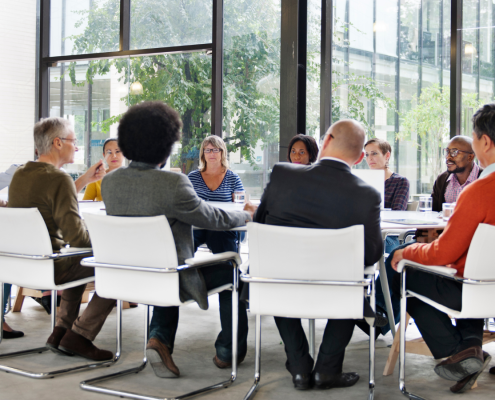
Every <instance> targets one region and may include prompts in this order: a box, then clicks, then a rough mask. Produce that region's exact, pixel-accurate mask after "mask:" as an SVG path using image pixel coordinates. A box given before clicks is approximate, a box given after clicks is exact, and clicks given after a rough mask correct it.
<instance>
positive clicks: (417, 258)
mask: <svg viewBox="0 0 495 400" xmlns="http://www.w3.org/2000/svg"><path fill="white" fill-rule="evenodd" d="M472 121H473V141H472V148H473V150H474V152H475V154H476V157H477V158H478V160H479V161H480V165H481V166H482V167H484V171H483V173H482V174H481V175H480V176H479V179H476V181H475V182H473V183H471V184H470V185H469V186H468V187H467V188H465V189H464V190H463V191H462V193H461V194H460V195H459V198H458V199H457V205H456V208H455V212H454V213H453V214H452V217H451V218H450V219H449V221H448V223H447V226H446V227H445V230H444V232H443V233H442V235H441V236H440V237H439V238H438V240H436V241H435V242H433V243H415V244H411V245H409V246H407V247H405V248H398V249H395V251H394V254H393V256H392V255H390V257H389V258H392V268H393V269H394V270H397V267H398V264H399V262H400V261H401V260H402V259H406V260H410V261H413V262H417V263H420V264H424V265H447V266H449V267H451V268H454V269H456V270H457V274H458V275H459V276H464V267H465V264H466V260H467V255H468V251H469V250H470V249H469V247H470V244H471V241H472V239H473V236H474V234H475V232H476V230H477V228H478V225H479V224H481V223H483V224H490V225H495V213H494V212H493V205H494V204H495V174H494V173H493V172H495V103H493V104H485V105H484V106H483V107H482V108H480V109H479V110H478V111H476V113H475V114H474V115H473V119H472ZM459 143H461V142H458V143H456V146H460V144H459ZM452 148H454V146H452ZM456 148H458V147H456ZM458 149H459V148H458ZM463 150H464V151H465V152H467V154H469V153H468V152H469V151H472V150H469V149H468V148H466V147H465V148H463ZM472 158H474V156H472ZM450 159H451V158H447V161H448V160H450ZM457 165H458V167H459V168H462V166H461V164H460V163H459V164H457ZM451 169H454V168H453V167H451ZM469 175H470V174H469ZM469 175H468V177H469ZM466 180H467V179H466ZM489 250H490V249H486V251H489ZM462 286H463V284H461V283H459V282H457V281H454V280H450V279H445V278H443V277H439V276H436V275H431V274H427V273H424V272H422V271H419V270H414V271H410V272H408V274H407V277H406V288H407V289H408V290H410V291H413V292H415V293H417V294H419V295H423V296H425V297H427V298H429V299H432V300H433V301H435V302H437V303H439V304H442V305H443V306H445V307H447V308H450V309H453V310H457V311H460V310H461V309H462V302H463V296H462ZM400 287H401V282H400V275H399V274H396V275H395V276H394V280H393V284H392V289H393V292H394V294H395V295H396V296H398V297H400ZM407 312H408V313H409V314H410V315H411V317H412V318H413V319H414V320H415V322H416V326H417V327H418V329H419V331H420V332H421V335H422V336H423V339H424V340H425V342H426V344H427V345H428V348H429V349H430V350H431V352H432V354H433V356H434V357H435V358H436V359H441V358H446V360H444V361H442V362H440V363H439V364H438V365H437V366H436V367H435V372H436V373H437V374H438V375H439V376H440V377H442V378H444V379H447V380H452V381H457V383H456V384H454V385H453V386H452V387H451V388H450V390H451V391H452V392H454V393H460V392H463V391H466V390H468V389H470V388H471V387H472V386H473V384H474V383H475V382H476V379H477V378H478V376H479V375H480V374H481V373H482V372H483V370H484V369H485V368H486V366H487V365H488V363H489V362H490V360H491V356H490V355H489V354H488V353H486V352H484V351H483V349H482V343H483V324H484V321H483V320H482V319H474V318H473V319H457V320H456V323H455V325H454V324H453V323H452V320H451V318H450V316H449V315H447V314H446V313H444V312H442V311H440V310H438V309H436V308H434V307H432V306H430V305H429V304H427V303H425V302H423V301H421V300H419V299H418V298H411V299H410V300H409V301H408V302H407ZM490 372H491V371H490ZM494 372H495V371H494Z"/></svg>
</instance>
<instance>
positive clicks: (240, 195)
mask: <svg viewBox="0 0 495 400" xmlns="http://www.w3.org/2000/svg"><path fill="white" fill-rule="evenodd" d="M245 199H246V192H245V191H244V190H238V191H235V192H234V203H236V204H244V202H245Z"/></svg>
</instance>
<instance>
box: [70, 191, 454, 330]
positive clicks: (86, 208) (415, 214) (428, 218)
mask: <svg viewBox="0 0 495 400" xmlns="http://www.w3.org/2000/svg"><path fill="white" fill-rule="evenodd" d="M208 204H210V205H212V206H214V207H218V208H221V209H222V210H225V211H242V209H243V208H244V205H243V204H236V203H230V202H229V203H224V202H217V201H210V202H208ZM79 212H80V214H81V216H82V215H83V213H92V214H99V215H106V211H105V204H104V203H103V202H96V201H80V202H79ZM438 215H439V214H438V213H436V212H431V213H424V212H419V211H381V213H380V217H381V219H382V220H384V219H398V218H401V219H408V220H416V221H418V222H417V223H415V224H412V225H411V224H397V223H392V222H384V221H382V222H381V224H380V227H381V230H382V234H383V238H385V236H386V235H387V234H394V233H396V234H397V233H398V232H399V231H404V230H415V229H426V230H436V229H443V228H445V226H446V225H447V222H446V221H443V220H442V219H441V218H438ZM422 221H424V222H425V223H422ZM431 222H436V224H435V225H431ZM195 229H200V228H195ZM232 230H233V231H246V230H247V227H246V226H240V227H237V228H233V229H232ZM379 266H380V275H381V276H382V279H381V280H380V281H381V286H382V291H383V294H384V296H385V303H386V307H387V315H388V318H389V324H390V330H391V331H392V335H393V336H394V337H395V320H394V314H393V310H392V302H391V299H390V291H389V286H388V281H387V279H386V276H387V272H386V270H385V258H384V256H382V258H381V259H380V261H379Z"/></svg>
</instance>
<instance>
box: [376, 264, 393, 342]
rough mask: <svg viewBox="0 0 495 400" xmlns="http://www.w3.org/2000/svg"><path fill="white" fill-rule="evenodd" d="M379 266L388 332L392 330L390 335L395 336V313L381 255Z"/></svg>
mask: <svg viewBox="0 0 495 400" xmlns="http://www.w3.org/2000/svg"><path fill="white" fill-rule="evenodd" d="M379 266H380V283H381V286H382V292H383V297H385V305H386V307H387V316H388V324H389V325H390V332H392V337H395V315H394V309H393V308H392V299H391V298H390V288H389V286H388V280H387V270H386V269H385V260H384V258H383V255H382V257H381V258H380V261H379Z"/></svg>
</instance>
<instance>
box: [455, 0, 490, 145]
mask: <svg viewBox="0 0 495 400" xmlns="http://www.w3.org/2000/svg"><path fill="white" fill-rule="evenodd" d="M494 26H495V3H494V2H493V0H464V2H463V30H462V115H461V119H462V122H461V133H462V134H463V135H468V136H470V135H471V133H472V123H471V118H472V116H473V114H474V112H475V111H476V110H477V109H478V108H479V107H480V106H481V105H483V104H485V103H489V102H493V101H494V87H495V69H494V52H495V43H494V39H493V37H494V36H493V35H494V31H495V30H494Z"/></svg>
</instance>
